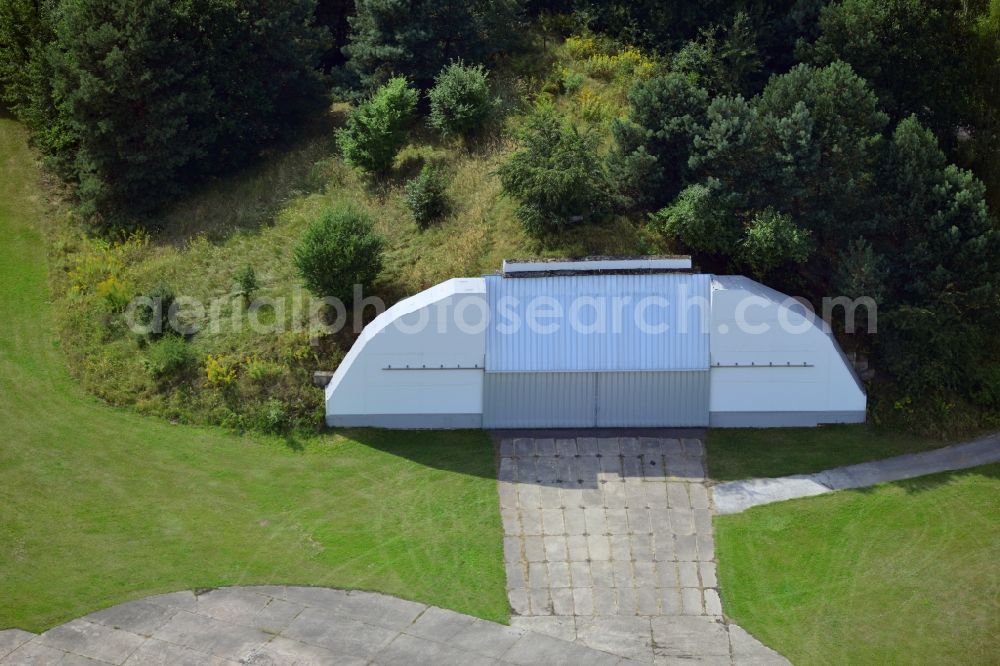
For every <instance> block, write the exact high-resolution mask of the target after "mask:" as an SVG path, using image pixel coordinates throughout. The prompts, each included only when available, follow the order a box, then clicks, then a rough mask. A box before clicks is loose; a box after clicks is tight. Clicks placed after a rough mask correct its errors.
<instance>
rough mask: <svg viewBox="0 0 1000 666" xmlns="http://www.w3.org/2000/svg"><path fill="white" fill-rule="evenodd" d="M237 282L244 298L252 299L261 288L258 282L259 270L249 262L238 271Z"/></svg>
mask: <svg viewBox="0 0 1000 666" xmlns="http://www.w3.org/2000/svg"><path fill="white" fill-rule="evenodd" d="M236 284H237V285H238V286H239V288H240V293H242V294H243V299H244V300H246V301H250V300H251V299H253V295H254V294H255V293H257V289H259V288H260V283H258V282H257V272H256V271H255V270H254V269H253V266H251V265H250V264H247V265H246V266H244V267H243V268H242V269H240V271H239V272H238V273H236Z"/></svg>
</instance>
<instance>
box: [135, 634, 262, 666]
mask: <svg viewBox="0 0 1000 666" xmlns="http://www.w3.org/2000/svg"><path fill="white" fill-rule="evenodd" d="M238 663H239V662H236V661H230V660H229V659H222V658H220V657H215V656H213V655H210V654H207V653H205V652H199V651H197V650H192V649H191V648H187V647H184V646H182V645H174V644H173V643H167V642H165V641H161V640H157V639H155V638H151V639H149V640H148V641H146V642H145V643H143V644H142V645H141V646H139V649H137V650H136V651H135V652H133V653H132V655H131V656H130V657H129V658H128V659H127V660H126V661H125V665H124V666H237V664H238ZM246 663H248V664H255V665H256V666H265V665H266V666H270V664H272V663H274V661H254V660H253V659H250V660H248V661H247V662H246Z"/></svg>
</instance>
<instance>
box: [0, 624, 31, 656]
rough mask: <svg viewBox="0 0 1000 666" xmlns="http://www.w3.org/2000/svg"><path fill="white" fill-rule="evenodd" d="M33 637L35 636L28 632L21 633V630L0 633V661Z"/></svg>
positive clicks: (7, 630) (8, 630)
mask: <svg viewBox="0 0 1000 666" xmlns="http://www.w3.org/2000/svg"><path fill="white" fill-rule="evenodd" d="M34 637H35V634H33V633H31V632H30V631H22V630H21V629H5V630H3V631H0V659H2V658H3V657H6V656H7V655H8V654H10V653H11V652H13V651H14V650H16V649H17V648H19V647H21V646H22V645H24V644H25V643H27V642H28V641H30V640H31V639H32V638H34Z"/></svg>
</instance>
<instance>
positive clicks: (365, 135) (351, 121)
mask: <svg viewBox="0 0 1000 666" xmlns="http://www.w3.org/2000/svg"><path fill="white" fill-rule="evenodd" d="M416 106H417V91H416V90H414V89H413V88H411V87H410V86H409V84H408V83H407V81H406V79H405V78H403V77H396V78H394V79H391V80H390V81H389V82H388V83H386V84H385V85H384V86H382V87H381V88H379V89H378V90H376V91H375V94H373V95H372V96H371V97H370V98H369V99H367V100H366V101H364V102H362V103H361V104H360V105H359V106H358V108H357V109H355V110H354V112H353V113H351V115H350V116H349V117H348V118H347V126H346V127H344V128H343V129H340V130H338V131H337V145H338V146H340V150H341V152H342V153H343V154H344V160H346V161H347V163H348V164H350V165H351V166H353V167H357V168H359V169H363V170H365V171H368V172H369V173H383V172H385V171H388V170H389V167H391V166H392V161H393V160H394V159H395V157H396V153H398V152H399V149H400V148H402V147H403V144H404V143H405V142H406V128H407V126H408V125H409V124H410V123H411V122H412V121H413V112H414V109H416Z"/></svg>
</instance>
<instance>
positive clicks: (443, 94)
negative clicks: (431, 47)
mask: <svg viewBox="0 0 1000 666" xmlns="http://www.w3.org/2000/svg"><path fill="white" fill-rule="evenodd" d="M487 75H488V73H487V71H486V70H485V69H484V68H483V66H482V65H476V66H474V67H473V66H468V67H467V66H465V65H463V64H462V62H461V61H458V62H453V63H451V64H450V65H448V66H447V67H445V68H444V69H443V70H441V73H440V74H438V75H437V77H436V78H435V79H434V87H433V88H431V90H430V92H428V93H427V97H428V98H429V99H430V103H431V110H430V117H429V118H428V123H429V124H430V126H431V127H433V128H435V129H436V130H438V131H439V132H441V133H442V134H444V135H445V136H448V135H453V134H459V135H466V134H469V133H471V132H474V131H476V130H478V129H481V128H482V126H483V124H484V123H486V121H487V120H488V119H489V117H490V115H491V114H492V113H493V110H494V109H495V108H496V106H497V100H496V99H495V98H494V97H491V96H490V85H489V82H488V81H487V80H486V79H487Z"/></svg>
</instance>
